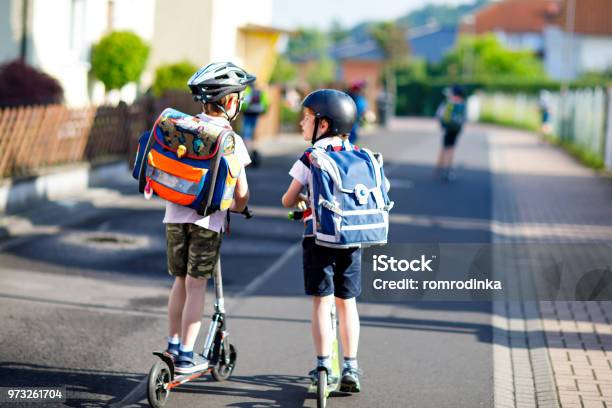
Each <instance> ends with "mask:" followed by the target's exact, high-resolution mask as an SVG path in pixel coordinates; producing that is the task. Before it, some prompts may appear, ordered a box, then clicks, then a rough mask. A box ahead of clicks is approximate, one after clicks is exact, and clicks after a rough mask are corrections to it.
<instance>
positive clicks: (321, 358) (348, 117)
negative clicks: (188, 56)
mask: <svg viewBox="0 0 612 408" xmlns="http://www.w3.org/2000/svg"><path fill="white" fill-rule="evenodd" d="M302 107H303V112H302V120H301V121H300V126H301V128H302V136H303V137H304V140H306V141H310V142H311V143H312V145H313V146H314V147H321V148H324V149H326V148H328V146H331V147H332V148H334V147H342V146H343V145H344V146H345V147H346V148H350V147H351V146H350V144H349V142H348V135H349V133H350V132H351V129H352V127H353V124H354V122H355V119H356V112H357V110H356V107H355V103H354V102H353V100H352V99H351V97H350V96H349V95H347V94H346V93H344V92H340V91H337V90H333V89H321V90H318V91H315V92H313V93H311V94H309V95H308V96H306V98H305V99H304V102H303V103H302ZM310 165H311V164H310V160H309V150H306V152H305V153H304V154H302V156H301V157H300V159H299V160H297V161H296V162H295V164H294V165H293V167H292V168H291V170H290V171H289V175H291V177H293V181H292V182H291V184H290V185H289V188H288V189H287V191H286V192H285V194H284V195H283V197H282V203H283V206H285V207H287V208H291V207H302V208H305V207H306V206H308V204H307V203H308V197H306V196H304V195H303V194H302V190H303V188H304V187H306V186H307V185H308V180H309V177H310ZM304 222H305V231H304V239H303V241H302V249H303V258H302V259H303V268H304V286H305V291H306V294H307V295H311V296H312V300H313V303H312V306H313V307H312V336H313V341H314V346H315V351H316V353H317V362H316V367H325V368H327V372H328V373H331V372H332V370H331V365H332V364H331V340H332V337H333V335H334V333H333V332H332V325H331V317H330V316H331V308H332V305H333V302H335V304H336V309H337V311H338V318H339V323H340V324H339V331H340V340H341V342H342V350H343V352H344V366H343V370H342V378H341V380H340V390H341V391H345V392H359V391H360V384H359V371H358V366H357V358H356V357H357V348H358V343H359V314H358V312H357V303H356V297H357V296H359V294H360V293H361V249H360V248H348V249H339V248H329V247H324V246H319V245H317V244H316V243H315V238H314V236H313V225H312V223H313V217H312V215H310V216H306V217H305V218H304ZM310 374H311V376H313V377H314V378H313V380H314V379H315V378H316V377H315V374H316V368H315V370H313V371H311V373H310ZM328 381H329V382H332V383H333V382H336V381H338V379H337V378H336V379H334V378H329V377H328Z"/></svg>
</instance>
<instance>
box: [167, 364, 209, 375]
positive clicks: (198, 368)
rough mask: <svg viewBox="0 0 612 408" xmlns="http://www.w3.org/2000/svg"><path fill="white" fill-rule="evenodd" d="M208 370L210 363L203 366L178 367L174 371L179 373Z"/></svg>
mask: <svg viewBox="0 0 612 408" xmlns="http://www.w3.org/2000/svg"><path fill="white" fill-rule="evenodd" d="M205 370H208V364H206V365H203V366H193V367H176V368H175V369H174V371H175V372H176V373H177V374H193V373H197V372H200V371H205Z"/></svg>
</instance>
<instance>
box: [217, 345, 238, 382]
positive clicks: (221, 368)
mask: <svg viewBox="0 0 612 408" xmlns="http://www.w3.org/2000/svg"><path fill="white" fill-rule="evenodd" d="M226 352H228V350H223V351H222V352H221V355H220V356H219V364H217V366H216V367H214V368H213V369H212V376H213V378H214V379H215V380H217V381H225V380H227V379H228V378H230V376H231V375H232V373H233V372H234V368H236V357H237V353H236V347H234V345H233V344H230V345H229V364H225V362H224V361H225V353H226Z"/></svg>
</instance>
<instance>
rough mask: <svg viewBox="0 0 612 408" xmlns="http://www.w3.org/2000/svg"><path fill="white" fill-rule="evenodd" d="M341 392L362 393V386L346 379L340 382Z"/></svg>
mask: <svg viewBox="0 0 612 408" xmlns="http://www.w3.org/2000/svg"><path fill="white" fill-rule="evenodd" d="M340 391H341V392H353V393H355V392H361V386H360V385H359V384H358V383H356V382H355V381H353V380H345V379H344V378H343V379H342V381H341V382H340Z"/></svg>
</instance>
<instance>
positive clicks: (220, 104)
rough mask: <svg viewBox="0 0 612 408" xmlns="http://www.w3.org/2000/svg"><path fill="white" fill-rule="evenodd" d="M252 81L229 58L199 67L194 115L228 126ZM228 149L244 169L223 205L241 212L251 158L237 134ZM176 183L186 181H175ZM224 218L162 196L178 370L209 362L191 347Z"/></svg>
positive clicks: (172, 349) (171, 335) (171, 338)
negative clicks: (197, 109)
mask: <svg viewBox="0 0 612 408" xmlns="http://www.w3.org/2000/svg"><path fill="white" fill-rule="evenodd" d="M254 80H255V77H254V76H253V75H251V74H249V73H247V72H246V71H244V70H243V69H242V68H240V67H238V66H236V65H234V64H232V63H231V62H218V63H211V64H208V65H206V66H205V67H203V68H201V69H200V70H198V71H197V72H196V73H195V74H194V75H193V76H192V77H191V78H190V79H189V82H188V86H189V88H190V89H191V93H192V94H193V96H194V99H196V100H198V101H200V102H202V108H203V112H202V113H201V114H199V115H198V116H197V118H198V119H200V120H202V121H204V122H206V123H207V124H211V125H213V126H217V127H220V128H224V129H226V130H230V131H231V122H232V121H233V120H234V119H236V117H237V116H238V114H239V113H240V105H241V103H242V98H243V91H244V90H245V88H246V86H247V84H249V83H251V82H253V81H254ZM226 148H232V149H233V150H234V154H233V155H232V156H234V157H233V159H234V160H237V163H238V167H239V168H240V167H242V171H240V172H239V175H236V176H237V180H235V181H234V182H235V188H234V190H233V195H232V196H229V197H228V203H227V204H226V206H229V210H232V211H237V212H240V211H242V210H244V209H245V207H246V205H247V202H248V200H249V189H248V183H247V178H246V173H245V171H244V167H246V166H247V165H248V164H249V163H250V162H251V160H250V158H249V154H248V152H247V149H246V147H245V145H244V142H243V141H242V139H241V138H240V136H238V135H236V134H234V137H233V142H230V143H229V144H227V145H224V146H222V147H221V149H226ZM183 149H184V146H183ZM181 155H182V154H181ZM181 155H179V157H180V156H181ZM159 157H160V160H161V159H163V157H161V156H159ZM230 171H235V170H230ZM200 174H201V172H200ZM166 177H168V176H166ZM228 177H229V176H228ZM166 179H167V178H166ZM222 181H223V180H222ZM180 185H184V183H182V184H177V186H180ZM177 188H178V187H177ZM232 200H233V201H232ZM230 202H231V204H229V203H230ZM221 208H224V207H221ZM226 220H227V210H219V211H216V212H213V213H212V214H210V215H208V216H202V215H199V214H198V212H197V211H196V210H195V209H193V208H189V207H187V206H184V205H179V204H177V203H175V202H171V201H166V213H165V216H164V220H163V222H164V224H165V225H166V248H167V256H168V272H169V273H170V275H172V276H174V283H173V285H172V289H171V291H170V297H169V300H168V346H167V350H166V351H167V353H168V354H170V355H171V356H173V358H174V359H175V367H176V372H177V373H179V374H190V373H195V372H199V371H202V370H205V369H206V368H207V367H208V361H207V360H206V358H204V357H203V356H201V355H200V354H198V353H194V352H193V346H194V343H195V341H196V337H197V335H198V332H199V330H200V325H201V319H202V313H203V311H204V293H205V290H206V283H207V279H208V278H210V277H211V276H212V274H213V270H214V268H215V266H216V264H217V263H218V262H219V257H220V251H221V241H222V236H223V231H224V229H225V224H226Z"/></svg>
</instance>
